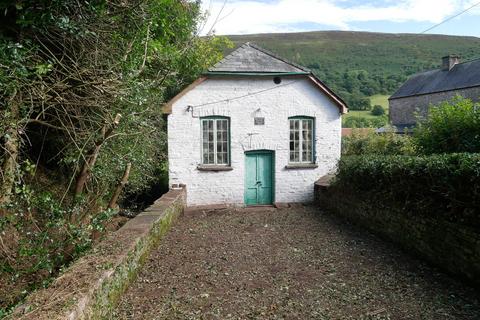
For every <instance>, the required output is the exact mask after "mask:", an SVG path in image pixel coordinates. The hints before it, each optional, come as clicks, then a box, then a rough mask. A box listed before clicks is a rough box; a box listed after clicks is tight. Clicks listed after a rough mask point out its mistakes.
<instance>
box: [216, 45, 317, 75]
mask: <svg viewBox="0 0 480 320" xmlns="http://www.w3.org/2000/svg"><path fill="white" fill-rule="evenodd" d="M209 73H280V74H281V73H288V74H309V73H310V70H308V69H306V68H304V67H302V66H299V65H296V64H294V63H292V62H289V61H287V60H285V59H283V58H280V57H278V56H276V55H275V54H273V53H271V52H270V51H268V50H265V49H263V48H260V47H258V46H256V45H254V44H253V43H250V42H247V43H245V44H244V45H242V46H240V47H239V48H238V49H236V50H235V51H233V52H232V53H230V54H229V55H228V56H226V57H225V58H224V59H223V60H221V61H220V62H218V63H217V64H216V65H214V66H213V67H212V68H210V69H208V72H207V74H209Z"/></svg>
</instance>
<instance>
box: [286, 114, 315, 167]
mask: <svg viewBox="0 0 480 320" xmlns="http://www.w3.org/2000/svg"><path fill="white" fill-rule="evenodd" d="M292 120H299V121H300V123H299V135H298V138H299V140H298V145H299V149H298V154H299V161H293V160H292V159H291V153H292V150H291V149H290V145H291V142H292V140H291V139H290V136H291V133H292V129H291V121H292ZM303 121H310V122H311V124H312V127H311V128H312V139H311V142H310V150H311V151H310V154H311V160H309V161H304V160H303V159H302V154H303V137H302V134H301V132H302V128H303ZM315 133H316V132H315V118H314V117H308V116H293V117H289V118H288V163H289V164H295V165H297V164H299V165H302V164H315V163H316V150H315V146H316V143H315V140H316V139H315V138H316V134H315Z"/></svg>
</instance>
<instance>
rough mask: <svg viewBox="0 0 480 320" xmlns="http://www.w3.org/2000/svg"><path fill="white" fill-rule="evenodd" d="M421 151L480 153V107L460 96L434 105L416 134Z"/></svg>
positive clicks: (416, 141)
mask: <svg viewBox="0 0 480 320" xmlns="http://www.w3.org/2000/svg"><path fill="white" fill-rule="evenodd" d="M414 138H415V143H416V144H417V145H418V147H419V149H420V150H421V152H423V153H426V154H432V153H452V152H480V106H479V105H475V104H474V103H473V102H472V101H471V100H468V99H464V98H462V97H460V96H457V97H456V98H454V99H452V101H445V102H443V103H441V104H439V105H437V106H431V108H430V110H429V115H428V118H426V119H424V120H420V121H419V123H418V127H417V128H416V129H415V131H414Z"/></svg>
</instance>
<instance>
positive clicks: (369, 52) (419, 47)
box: [229, 31, 480, 110]
mask: <svg viewBox="0 0 480 320" xmlns="http://www.w3.org/2000/svg"><path fill="white" fill-rule="evenodd" d="M229 38H230V39H231V40H232V41H233V42H234V43H235V44H236V45H240V44H242V43H244V42H247V41H251V42H254V43H256V44H258V45H260V46H262V47H265V48H267V49H269V50H271V51H273V52H275V53H277V54H279V55H280V56H282V57H285V58H287V59H289V60H291V61H293V62H296V63H299V64H301V65H304V66H307V67H309V68H310V69H312V71H313V72H314V73H315V74H316V75H317V76H319V77H320V78H321V79H322V80H323V81H325V82H326V83H327V85H329V86H330V87H331V88H332V89H333V90H335V91H336V92H337V93H338V94H339V95H340V96H342V98H344V99H345V100H346V101H347V103H348V104H349V106H350V108H351V109H356V110H362V109H366V108H367V109H368V107H367V104H368V102H367V101H368V100H365V98H367V97H370V96H374V95H390V94H392V93H393V92H394V91H395V90H396V89H397V88H398V87H399V86H400V85H401V84H402V83H403V82H404V81H405V80H406V79H407V78H408V76H410V75H412V74H414V73H417V72H419V71H423V70H428V69H434V68H437V67H439V66H440V63H441V57H443V56H445V55H447V54H452V53H455V54H459V55H460V56H461V57H462V60H464V61H465V60H471V59H474V58H480V38H476V37H458V36H445V35H413V34H388V33H369V32H344V31H317V32H305V33H285V34H253V35H237V36H229ZM383 101H384V100H383ZM373 104H377V103H373Z"/></svg>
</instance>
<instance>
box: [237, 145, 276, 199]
mask: <svg viewBox="0 0 480 320" xmlns="http://www.w3.org/2000/svg"><path fill="white" fill-rule="evenodd" d="M251 154H269V155H271V157H272V163H271V165H272V203H271V204H268V205H262V204H249V205H247V155H251ZM244 155H245V156H244V162H243V163H244V165H245V169H244V171H245V172H244V175H243V204H244V205H245V206H247V207H254V206H271V205H273V204H274V203H275V184H276V182H275V151H274V150H268V149H258V150H248V151H245V153H244Z"/></svg>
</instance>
